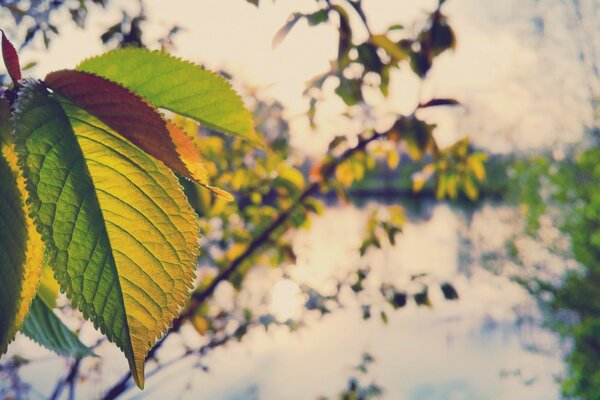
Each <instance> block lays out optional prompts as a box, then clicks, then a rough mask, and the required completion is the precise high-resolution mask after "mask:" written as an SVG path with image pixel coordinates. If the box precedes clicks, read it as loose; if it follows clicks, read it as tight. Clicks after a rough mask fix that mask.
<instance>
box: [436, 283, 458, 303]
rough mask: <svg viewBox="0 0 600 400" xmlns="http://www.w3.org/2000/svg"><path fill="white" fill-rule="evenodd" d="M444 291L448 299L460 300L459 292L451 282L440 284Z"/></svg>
mask: <svg viewBox="0 0 600 400" xmlns="http://www.w3.org/2000/svg"><path fill="white" fill-rule="evenodd" d="M440 289H441V290H442V293H443V294H444V298H445V299H446V300H458V292H457V291H456V289H455V288H454V286H452V285H451V284H450V283H448V282H446V283H443V284H442V285H441V286H440Z"/></svg>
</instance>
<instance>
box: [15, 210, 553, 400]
mask: <svg viewBox="0 0 600 400" xmlns="http://www.w3.org/2000/svg"><path fill="white" fill-rule="evenodd" d="M369 207H374V205H373V204H370V205H369V206H367V208H369ZM506 213H507V210H506V209H497V208H494V207H491V206H484V207H483V208H482V209H480V210H479V211H475V212H474V213H473V214H472V215H470V216H469V218H470V221H471V227H472V229H471V230H470V232H469V235H471V238H470V242H469V244H468V246H469V247H468V248H465V243H467V241H465V236H466V235H467V234H466V233H465V232H464V230H465V228H464V227H465V226H466V223H465V220H464V218H465V215H464V214H463V213H462V212H460V211H459V210H454V209H452V208H450V207H449V206H447V205H438V206H435V207H429V208H428V209H427V210H426V212H424V213H419V215H421V217H420V218H415V219H414V220H413V221H412V222H410V221H409V222H408V223H407V224H406V226H405V228H404V231H403V233H402V234H401V235H400V236H399V237H398V239H399V240H398V242H397V244H396V246H394V247H388V248H385V247H384V248H383V249H382V250H377V251H370V252H368V253H367V254H366V255H365V257H363V258H362V259H361V258H360V257H359V255H358V252H357V251H356V249H357V248H358V246H359V244H360V241H361V235H362V233H363V229H364V226H363V224H364V221H365V219H366V214H367V211H366V209H358V208H355V207H353V206H344V207H334V208H331V209H328V211H327V212H326V213H325V214H324V215H323V216H321V217H319V218H317V219H315V221H314V222H313V224H312V227H311V229H310V230H309V231H302V232H300V233H299V234H298V235H297V238H296V240H295V244H294V249H295V251H296V253H297V254H298V260H297V263H296V265H293V266H289V267H287V268H286V269H285V271H282V270H279V269H267V268H261V267H255V268H254V269H253V270H252V271H251V272H250V274H249V276H248V279H249V281H248V285H247V292H248V293H242V294H241V295H240V297H244V296H246V299H245V300H244V299H242V301H245V302H247V304H251V303H252V302H253V301H254V300H253V298H263V297H264V296H265V295H266V296H270V301H269V303H268V307H269V308H270V310H271V311H272V312H273V313H274V315H275V316H276V318H279V319H282V320H283V319H286V318H288V317H295V316H298V315H299V314H300V313H303V312H304V315H303V319H304V320H305V323H306V325H305V326H304V327H302V328H300V329H299V330H297V331H295V332H290V330H289V329H288V328H287V327H285V326H283V327H274V328H273V327H270V328H269V330H268V331H265V330H264V328H262V327H259V328H255V329H253V330H252V331H251V332H250V333H249V334H248V335H247V336H246V337H244V339H243V341H242V342H240V343H238V342H234V343H229V344H227V345H225V346H224V347H223V348H220V349H217V350H215V351H213V352H211V353H208V355H207V356H206V357H205V358H204V359H203V365H204V366H206V367H208V369H209V370H208V372H204V371H202V370H201V369H198V368H193V367H194V366H195V364H194V362H193V360H188V361H184V362H181V363H179V364H176V365H175V366H174V367H173V368H170V369H166V370H165V371H164V372H161V373H158V374H156V375H155V376H153V377H151V378H150V379H148V382H147V385H146V390H145V391H144V392H140V391H138V390H137V389H133V390H131V391H130V392H128V394H127V396H126V398H138V396H142V394H143V396H142V397H143V398H167V397H169V398H171V397H173V393H177V396H179V395H181V397H182V398H198V396H199V394H202V397H201V398H208V399H221V398H231V399H246V398H260V399H311V398H317V397H318V396H320V395H325V396H328V397H334V396H335V395H336V394H337V393H339V392H340V391H341V390H342V389H343V388H344V387H345V386H346V381H347V378H348V377H349V376H350V375H352V374H353V373H355V371H354V370H353V368H352V367H353V366H355V365H356V364H357V362H358V361H359V360H360V357H361V355H362V354H363V353H365V352H367V353H369V354H371V355H372V356H373V357H374V358H375V362H374V364H372V366H371V367H370V368H369V372H368V374H366V375H364V376H362V377H361V380H364V382H363V383H364V384H367V383H369V382H375V383H377V384H378V385H380V386H382V387H383V389H384V391H385V392H384V398H389V399H419V400H422V399H513V398H519V399H521V398H522V399H553V398H558V393H559V387H558V385H557V384H556V383H555V377H556V376H557V375H559V374H560V373H561V372H562V368H563V367H562V363H561V361H560V360H561V352H560V346H559V343H558V341H557V339H556V338H555V337H554V336H553V335H552V334H550V333H549V332H547V331H545V330H544V329H542V328H541V327H539V326H538V324H539V320H540V317H539V315H538V311H537V307H536V306H535V303H534V301H533V299H531V298H530V297H529V296H528V295H527V294H526V292H525V291H524V290H523V289H522V288H521V287H520V286H519V285H518V284H516V283H514V282H512V281H511V280H510V279H509V278H508V277H507V276H505V275H503V274H497V273H493V272H491V271H489V270H488V269H486V268H484V267H482V266H481V265H479V264H478V261H477V259H478V257H476V256H473V254H474V253H476V252H478V251H482V249H483V250H485V251H490V249H493V248H494V246H497V245H499V244H501V242H502V237H503V231H506V230H508V229H509V227H507V224H508V222H507V221H506V220H505V219H503V215H504V214H506ZM423 215H426V216H428V218H425V219H424V218H423V217H422V216H423ZM503 222H504V224H503ZM492 239H493V240H492ZM486 246H487V247H486ZM465 253H471V255H472V256H471V257H465ZM507 262H508V261H507ZM365 266H368V267H370V268H371V272H370V273H369V275H368V277H367V279H366V280H365V281H364V282H363V285H364V291H363V292H361V293H360V294H359V295H357V294H355V293H354V292H352V291H351V290H349V289H348V290H342V292H341V293H340V299H341V302H342V304H343V308H341V309H338V310H335V311H334V312H333V313H332V314H328V315H325V316H324V317H321V316H320V315H318V314H317V313H316V312H306V311H303V307H302V305H303V302H304V301H305V300H306V296H305V295H303V294H301V293H300V291H299V285H300V286H301V285H303V284H308V285H310V286H311V287H314V288H316V289H318V290H319V291H322V292H323V293H328V292H331V291H334V290H335V285H336V282H337V281H338V280H340V279H343V277H344V276H346V275H347V274H348V273H350V271H353V270H355V269H356V268H357V267H365ZM423 274H425V275H423ZM415 275H419V276H421V277H420V278H418V279H414V276H415ZM411 277H412V278H411ZM440 282H450V283H451V284H452V285H453V286H454V287H455V288H456V289H457V291H458V293H459V300H456V301H448V300H445V299H444V296H443V294H442V292H441V290H440V289H439V285H435V284H437V283H440ZM382 283H392V284H394V285H396V286H397V287H399V288H404V289H406V290H407V292H408V293H409V294H411V293H415V292H418V291H419V290H421V286H422V285H423V284H428V285H430V287H431V289H430V290H429V298H430V302H431V304H432V307H419V306H417V305H416V303H415V302H414V301H413V300H412V299H411V298H410V296H409V300H408V303H407V305H406V307H404V308H401V309H399V310H396V311H394V310H392V309H391V307H390V306H389V304H387V303H385V302H384V301H382V300H381V296H380V295H378V291H379V288H380V287H381V284H382ZM230 289H231V288H227V286H223V287H222V288H220V289H219V291H217V293H216V299H215V301H217V302H220V303H221V304H222V305H225V306H226V305H227V303H228V302H230V301H229V300H230V297H231V294H232V291H231V290H230ZM365 303H369V304H371V307H372V309H373V317H372V318H370V319H369V320H363V312H362V306H363V305H364V304H365ZM230 306H231V305H230ZM375 310H384V311H385V312H386V313H387V316H388V321H387V324H384V323H383V322H382V320H381V319H380V318H378V315H379V312H378V311H377V312H375ZM89 336H90V337H89V338H86V339H88V342H90V341H93V338H92V337H93V335H89ZM197 336H198V335H197V334H196V333H195V331H193V328H191V326H186V327H185V329H184V330H183V334H182V335H181V336H180V337H175V338H173V339H170V340H169V342H167V345H166V346H165V347H164V349H163V350H161V351H160V354H159V357H160V359H161V361H167V360H168V359H173V358H176V357H177V356H178V355H179V354H181V353H182V351H183V347H182V344H187V345H193V344H196V345H197V344H200V343H201V342H200V341H199V339H198V337H197ZM12 349H13V351H15V352H17V353H20V352H22V351H24V352H25V353H26V354H29V355H33V354H36V355H35V356H34V357H44V358H47V357H50V356H49V355H47V354H48V353H46V352H45V351H43V350H38V349H37V347H35V348H34V345H33V344H31V343H29V342H28V341H27V340H26V339H24V338H19V340H18V344H17V345H16V346H13V348H12ZM99 354H100V355H101V357H102V359H103V360H104V361H103V363H104V364H103V365H102V366H101V367H100V368H101V369H102V373H101V374H100V376H101V378H98V379H101V380H99V381H88V382H84V383H83V384H82V385H80V386H79V387H78V388H79V389H78V390H79V393H80V394H81V395H82V397H95V396H97V395H98V394H99V393H101V392H102V390H103V388H104V387H106V386H108V385H110V384H111V383H114V380H115V379H116V378H117V377H118V376H119V375H120V373H122V372H123V371H125V369H126V365H124V363H123V362H122V359H121V357H118V356H117V354H118V353H117V352H116V351H115V350H114V348H112V346H103V347H101V348H100V349H99ZM86 362H96V361H86ZM28 368H29V369H26V370H24V373H25V374H24V375H25V379H26V380H28V381H30V382H34V383H35V386H36V389H37V390H39V392H40V393H41V395H40V397H44V394H46V393H48V392H49V391H50V390H51V389H52V387H53V384H54V379H55V378H56V376H55V375H54V372H56V373H57V374H58V373H61V372H62V371H64V363H63V362H62V361H57V360H56V359H55V358H53V357H50V358H49V361H46V362H43V363H38V364H37V365H32V366H31V367H28ZM49 368H51V369H50V371H52V372H48V371H49ZM149 370H150V371H151V370H152V368H149Z"/></svg>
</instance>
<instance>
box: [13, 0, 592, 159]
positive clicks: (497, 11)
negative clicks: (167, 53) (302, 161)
mask: <svg viewBox="0 0 600 400" xmlns="http://www.w3.org/2000/svg"><path fill="white" fill-rule="evenodd" d="M233 2H235V4H232V3H233ZM593 2H594V0H587V1H585V2H582V4H584V5H585V4H588V3H593ZM166 4H168V6H167V5H166ZM434 4H435V1H433V0H423V1H400V0H365V1H364V7H365V10H366V14H367V17H368V18H369V23H370V25H371V26H372V27H373V28H372V30H373V31H374V32H378V31H384V30H385V29H386V28H387V26H389V25H391V24H393V23H403V24H405V25H406V26H407V27H408V28H409V29H412V28H413V26H414V21H416V20H418V19H419V18H422V17H423V16H424V15H425V14H424V11H426V10H431V9H432V7H434ZM565 4H568V2H562V1H560V0H543V1H533V0H526V1H523V0H503V1H493V0H487V1H481V0H452V1H449V2H448V3H447V5H446V6H445V12H446V14H447V15H448V16H449V17H450V21H451V23H452V24H453V27H454V29H455V31H456V35H457V41H458V46H457V49H456V51H454V52H447V53H445V54H443V55H442V56H441V57H440V58H439V60H438V61H437V62H436V65H435V66H434V68H433V70H432V71H431V73H430V76H429V78H428V80H427V81H426V82H425V83H424V84H423V85H421V84H420V83H419V81H418V80H417V79H416V78H414V77H413V76H412V73H410V72H408V71H406V70H401V71H399V72H397V73H395V74H394V75H393V77H392V83H391V90H390V92H391V93H392V95H391V96H390V97H389V98H387V99H383V98H381V96H377V95H375V94H374V93H372V94H369V93H367V94H366V96H368V99H369V101H370V102H372V103H373V104H374V105H375V108H376V111H375V114H376V115H375V118H374V121H373V124H374V125H375V127H376V128H378V129H385V128H386V127H389V125H390V124H391V123H392V122H393V117H394V115H396V114H397V113H399V112H400V113H401V112H404V113H406V112H409V111H411V110H412V109H413V108H414V106H415V104H416V103H417V102H418V101H419V100H424V99H427V98H430V97H434V96H436V97H454V98H456V99H458V100H459V101H461V102H462V103H463V104H464V107H463V108H458V109H438V110H428V111H426V113H425V114H424V115H423V118H426V119H428V120H429V121H431V122H436V123H438V124H439V125H440V126H439V128H438V130H437V133H436V136H437V139H438V142H439V143H441V144H442V145H449V144H451V143H453V142H454V141H455V140H456V139H457V138H461V137H463V136H470V137H471V138H472V139H473V140H474V141H475V143H477V144H478V145H479V146H482V147H484V148H486V149H488V150H490V151H494V152H509V151H513V150H514V149H519V150H523V151H531V150H539V149H540V148H548V147H549V146H557V145H558V146H562V145H564V144H568V143H575V142H577V141H579V140H580V139H581V132H582V126H583V125H585V124H589V122H590V121H591V113H590V107H589V104H588V103H589V102H588V98H587V96H588V94H589V93H588V91H587V86H588V79H587V78H588V77H587V75H586V71H585V69H584V68H583V67H582V65H581V63H580V61H579V58H578V53H577V52H578V49H579V46H580V42H581V41H582V40H581V38H579V37H578V36H577V35H576V33H577V32H579V30H580V29H579V27H578V26H577V24H576V23H575V21H574V20H573V16H572V13H571V12H570V9H569V7H568V6H565ZM125 5H127V7H124V6H125ZM121 6H123V7H121ZM113 7H114V8H112V9H111V12H104V13H97V14H95V15H94V18H92V19H90V21H89V23H88V29H87V30H86V31H82V30H80V29H78V28H76V27H73V26H71V25H68V26H65V27H64V28H62V32H63V33H62V35H61V36H60V38H58V39H57V40H56V41H55V42H54V43H53V45H52V46H53V47H52V50H51V52H50V53H45V54H44V53H40V52H39V51H38V50H39V49H40V46H41V43H39V42H38V43H36V44H35V45H34V46H31V47H30V48H29V49H28V50H27V51H26V52H25V53H24V56H23V58H24V60H27V59H28V58H32V59H33V58H35V59H37V60H38V61H40V65H39V67H38V68H37V70H35V71H34V72H35V73H36V74H38V75H40V76H41V75H43V74H44V73H46V72H49V71H52V70H56V69H62V68H65V67H73V66H75V65H77V63H78V62H80V61H81V60H82V59H84V58H86V57H90V56H93V55H96V54H99V53H101V52H102V51H103V49H102V47H101V44H100V42H99V40H98V32H99V29H101V28H106V27H107V26H109V25H111V24H113V23H114V21H115V20H116V19H117V18H118V16H119V14H120V11H121V9H128V10H129V11H131V12H133V13H135V12H137V11H138V10H137V7H138V6H137V3H136V2H132V1H130V2H123V1H121V2H116V1H114V2H113ZM315 8H316V3H315V2H314V1H313V0H280V1H277V2H271V1H262V2H261V6H260V8H256V7H254V6H253V5H251V4H249V3H246V2H245V1H243V0H228V1H222V0H201V1H189V0H170V1H169V2H168V3H165V2H164V1H160V0H149V1H147V2H146V13H147V15H148V17H149V19H150V21H152V22H151V24H148V25H147V27H146V31H147V33H148V34H147V37H148V38H150V39H152V38H157V37H159V36H161V35H164V34H165V33H166V32H167V31H168V29H169V28H170V27H171V26H172V25H174V24H177V25H178V26H181V27H182V28H183V31H182V32H181V33H180V34H178V35H177V39H176V49H175V54H177V55H180V56H182V57H184V58H187V59H190V60H193V61H196V62H198V63H200V64H202V65H205V66H207V67H209V68H213V69H225V70H227V71H229V72H230V73H231V74H232V75H233V76H234V77H235V80H236V81H237V82H243V84H245V85H249V86H251V87H253V88H255V89H256V90H257V91H258V94H259V95H260V96H263V97H266V98H274V99H278V100H280V101H282V102H283V103H284V104H285V105H286V108H287V117H288V119H289V120H290V121H291V125H292V131H293V133H294V135H293V143H294V145H295V146H296V147H297V148H298V149H299V150H300V151H301V152H302V153H304V154H309V155H312V156H317V155H320V154H322V152H323V150H324V149H325V148H326V146H327V144H328V142H329V140H331V138H332V137H333V136H335V135H339V134H348V135H352V134H354V133H356V132H357V130H358V129H360V127H359V126H358V125H357V124H356V122H355V121H351V120H348V119H347V118H344V117H341V116H340V114H341V113H342V112H343V111H345V108H344V105H343V103H342V102H341V101H340V100H339V99H337V98H336V97H335V96H333V95H331V94H332V92H333V88H329V94H330V96H328V100H327V101H325V102H324V104H323V105H322V106H321V109H320V111H319V115H318V122H319V126H320V127H319V130H318V131H317V132H313V131H311V130H310V129H309V127H308V122H307V120H306V118H304V117H303V114H304V113H305V112H306V109H307V107H308V103H307V100H306V99H304V98H303V97H302V91H303V90H304V87H305V82H306V81H308V80H309V79H311V78H312V77H314V76H316V75H318V74H319V73H322V72H324V71H326V70H327V69H328V66H329V61H330V60H332V59H333V58H334V57H335V54H336V51H337V36H336V29H335V28H334V27H332V26H329V25H322V26H317V27H309V26H308V24H307V23H306V22H304V21H301V22H300V23H298V24H297V25H296V26H295V28H294V29H293V30H292V32H291V33H290V34H289V35H288V37H287V38H286V39H285V41H284V42H283V43H282V44H281V45H280V46H278V47H277V48H275V49H274V48H273V47H272V38H273V36H274V35H275V33H276V32H277V30H278V29H279V28H280V27H281V26H282V25H283V24H284V23H285V21H286V20H287V18H288V16H289V15H290V14H291V13H293V12H297V11H301V12H302V11H303V12H309V11H314V10H315ZM590 19H592V23H593V18H590ZM540 20H541V21H544V23H543V25H540V23H539V21H540ZM536 21H537V24H536ZM586 22H588V23H590V22H589V21H586ZM357 25H358V24H357ZM540 26H542V27H543V28H541V27H540ZM365 34H366V33H365V32H361V31H360V29H358V28H357V30H356V32H355V37H356V39H357V40H359V39H361V35H362V36H364V35H365ZM578 39H579V40H578ZM583 40H584V41H585V40H589V37H587V38H586V37H585V35H584V36H583ZM421 86H422V87H421ZM419 92H420V93H421V98H419V95H418V93H419ZM356 112H357V113H360V110H358V111H356Z"/></svg>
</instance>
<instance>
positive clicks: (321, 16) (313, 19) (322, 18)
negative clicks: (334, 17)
mask: <svg viewBox="0 0 600 400" xmlns="http://www.w3.org/2000/svg"><path fill="white" fill-rule="evenodd" d="M328 19H329V10H328V9H326V8H324V9H321V10H319V11H315V12H314V13H312V14H306V21H307V22H308V24H309V25H310V26H316V25H319V24H322V23H323V22H326V21H327V20H328Z"/></svg>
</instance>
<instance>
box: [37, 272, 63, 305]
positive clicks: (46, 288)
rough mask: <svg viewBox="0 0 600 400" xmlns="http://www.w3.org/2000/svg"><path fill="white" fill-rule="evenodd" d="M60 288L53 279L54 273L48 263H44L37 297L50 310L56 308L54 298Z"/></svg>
mask: <svg viewBox="0 0 600 400" xmlns="http://www.w3.org/2000/svg"><path fill="white" fill-rule="evenodd" d="M59 291H60V286H59V284H58V282H56V279H55V278H54V271H52V268H51V267H50V265H48V263H47V262H46V263H44V265H43V267H42V276H41V278H40V286H39V287H38V291H37V297H39V298H40V299H41V300H42V301H43V302H44V303H46V305H47V306H48V307H50V308H54V307H56V298H57V297H58V292H59Z"/></svg>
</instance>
